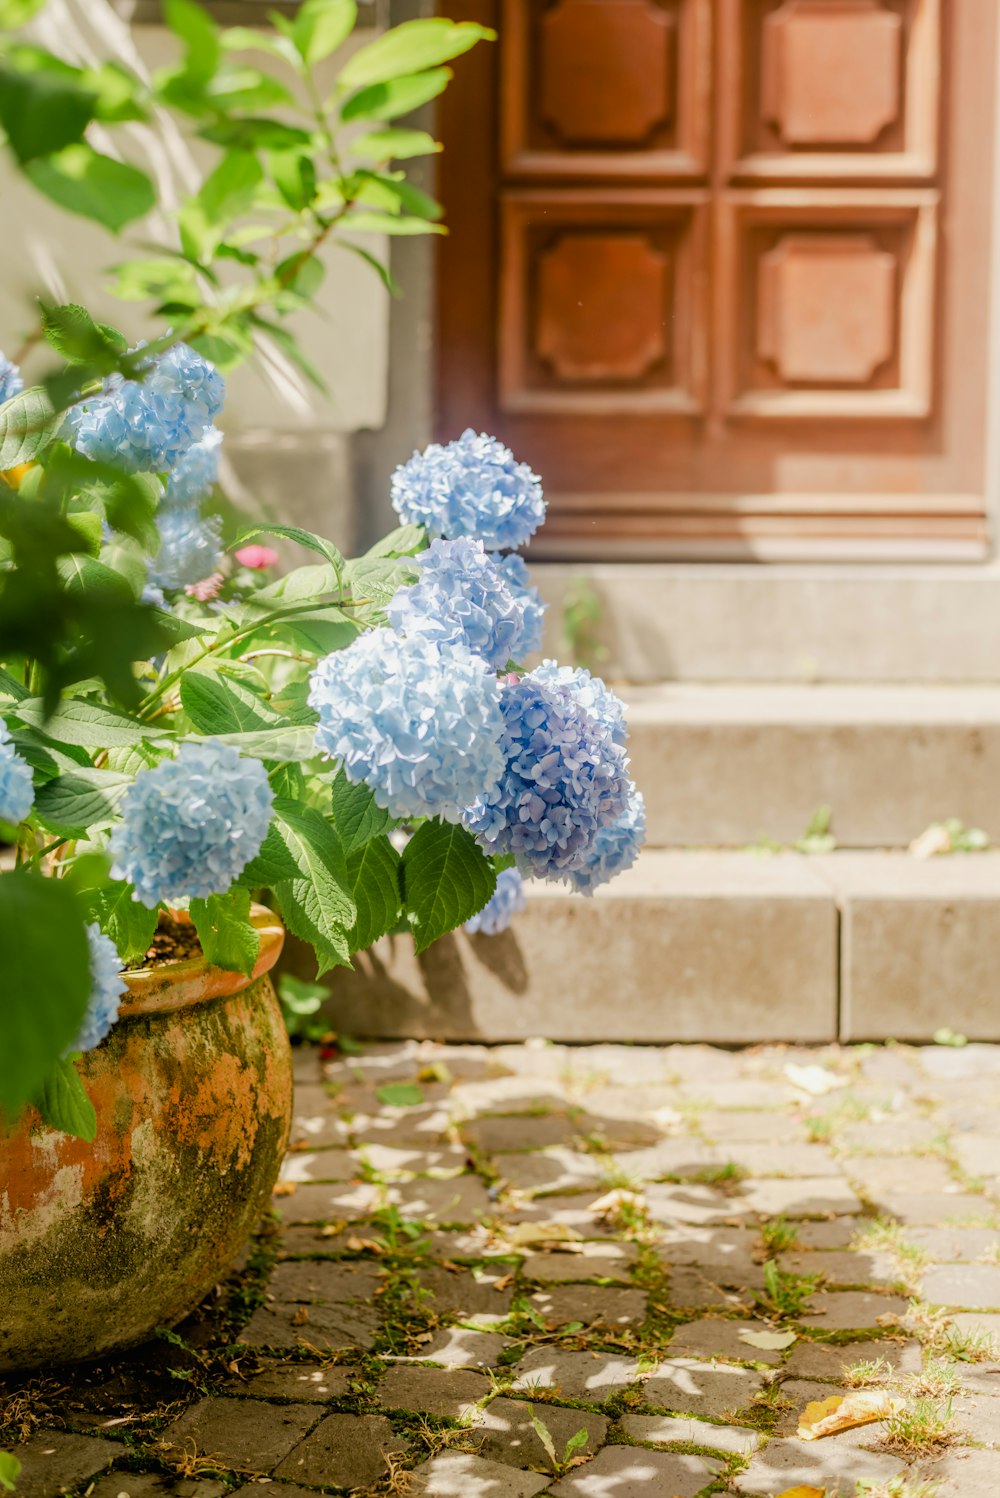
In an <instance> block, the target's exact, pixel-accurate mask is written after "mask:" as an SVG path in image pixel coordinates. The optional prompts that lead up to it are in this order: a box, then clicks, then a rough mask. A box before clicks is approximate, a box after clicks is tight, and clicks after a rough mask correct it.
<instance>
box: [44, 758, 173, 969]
mask: <svg viewBox="0 0 1000 1498" xmlns="http://www.w3.org/2000/svg"><path fill="white" fill-rule="evenodd" d="M131 784H132V777H131V776H130V775H120V774H118V773H116V772H115V771H114V770H95V769H84V768H82V767H81V768H80V769H78V770H72V771H70V773H69V774H67V775H57V776H56V778H55V779H54V780H49V781H46V783H45V785H43V786H39V788H38V791H37V792H36V794H35V812H36V814H37V816H38V818H39V820H40V821H41V822H43V823H44V824H45V826H46V827H48V828H50V829H51V831H53V832H58V833H61V834H62V835H64V836H66V837H86V835H87V833H88V831H89V830H90V829H91V828H92V827H96V826H98V825H100V824H101V823H107V822H111V821H113V820H114V818H115V816H116V814H117V809H118V803H119V802H120V801H121V799H122V797H123V796H124V794H125V792H126V791H127V790H128V788H129V786H130V785H131ZM146 945H147V946H148V945H149V943H148V942H147V944H146ZM143 951H145V947H144V948H143Z"/></svg>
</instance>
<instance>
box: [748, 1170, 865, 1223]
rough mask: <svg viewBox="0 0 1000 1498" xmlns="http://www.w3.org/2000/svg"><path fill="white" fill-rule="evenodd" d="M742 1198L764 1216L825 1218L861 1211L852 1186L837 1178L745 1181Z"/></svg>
mask: <svg viewBox="0 0 1000 1498" xmlns="http://www.w3.org/2000/svg"><path fill="white" fill-rule="evenodd" d="M743 1197H744V1201H745V1203H746V1205H747V1207H748V1208H749V1209H750V1210H751V1211H753V1212H757V1213H758V1214H759V1215H760V1216H761V1217H825V1216H828V1215H829V1214H830V1213H834V1214H836V1213H845V1214H846V1213H851V1214H855V1213H860V1211H861V1203H860V1201H859V1200H858V1198H857V1196H856V1195H855V1193H854V1192H853V1191H852V1190H851V1188H850V1186H849V1185H848V1184H847V1182H846V1181H843V1180H838V1179H837V1178H836V1177H835V1176H830V1177H826V1176H811V1177H808V1178H805V1177H802V1178H797V1179H794V1180H771V1181H746V1182H745V1183H744V1189H743Z"/></svg>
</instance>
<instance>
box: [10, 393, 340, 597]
mask: <svg viewBox="0 0 1000 1498" xmlns="http://www.w3.org/2000/svg"><path fill="white" fill-rule="evenodd" d="M2 409H3V408H2V407H0V412H2ZM258 536H280V537H281V538H282V540H284V541H294V542H296V544H297V545H299V546H304V547H306V548H307V550H309V551H315V552H318V554H319V555H320V556H321V557H325V558H326V560H327V561H328V562H329V563H330V566H331V567H332V568H333V570H334V572H335V573H336V575H337V586H338V587H339V586H340V578H341V576H342V575H343V571H344V558H343V557H342V556H341V554H340V552H339V551H338V550H337V548H336V547H335V546H334V544H333V542H332V541H325V540H324V539H323V537H322V536H315V535H313V533H312V531H305V530H303V529H302V527H301V526H298V525H249V526H245V527H244V529H243V530H241V531H240V533H239V535H238V536H237V537H236V540H235V541H234V542H233V543H232V545H231V546H230V548H229V550H230V551H236V550H237V549H238V548H239V547H241V546H245V545H246V544H247V542H248V541H255V540H256V539H257V537H258Z"/></svg>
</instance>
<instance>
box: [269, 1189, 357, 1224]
mask: <svg viewBox="0 0 1000 1498" xmlns="http://www.w3.org/2000/svg"><path fill="white" fill-rule="evenodd" d="M378 1203H379V1194H378V1188H377V1187H375V1186H373V1185H371V1184H370V1183H369V1182H368V1181H358V1182H349V1183H345V1184H342V1185H338V1184H331V1185H328V1186H321V1185H317V1184H315V1183H313V1184H308V1185H304V1186H297V1187H296V1188H295V1192H294V1194H293V1195H292V1196H279V1197H275V1200H274V1206H275V1207H276V1209H277V1211H278V1213H279V1215H280V1217H281V1220H282V1222H288V1223H294V1222H339V1221H341V1220H342V1219H345V1218H346V1219H350V1218H355V1217H366V1216H367V1215H368V1214H369V1213H370V1212H374V1211H375V1209H376V1207H377V1206H378Z"/></svg>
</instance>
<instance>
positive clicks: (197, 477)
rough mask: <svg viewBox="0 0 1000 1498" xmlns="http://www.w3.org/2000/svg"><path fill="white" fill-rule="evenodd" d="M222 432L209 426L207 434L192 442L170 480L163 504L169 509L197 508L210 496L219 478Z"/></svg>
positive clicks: (168, 480)
mask: <svg viewBox="0 0 1000 1498" xmlns="http://www.w3.org/2000/svg"><path fill="white" fill-rule="evenodd" d="M221 447H222V433H221V432H220V431H219V429H218V427H209V429H208V431H207V432H206V433H205V435H204V437H200V438H199V439H198V441H197V442H194V443H192V445H191V446H190V447H189V448H188V450H187V452H186V453H185V454H184V456H183V457H182V458H181V460H180V462H179V463H178V464H177V466H176V467H175V468H174V470H173V472H172V473H171V474H170V477H169V478H168V479H167V488H166V493H165V494H164V496H163V500H162V503H163V504H164V505H165V506H166V507H167V508H168V509H180V508H182V507H183V506H191V507H196V506H199V505H200V504H201V502H202V500H204V499H207V497H208V495H209V494H210V493H211V492H212V488H213V486H214V485H215V484H216V483H217V482H218V478H219V450H220V448H221Z"/></svg>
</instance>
